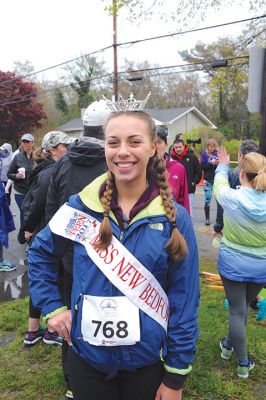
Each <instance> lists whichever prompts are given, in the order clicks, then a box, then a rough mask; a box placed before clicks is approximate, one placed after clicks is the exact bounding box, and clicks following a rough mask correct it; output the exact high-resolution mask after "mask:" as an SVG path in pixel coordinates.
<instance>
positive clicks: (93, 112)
mask: <svg viewBox="0 0 266 400" xmlns="http://www.w3.org/2000/svg"><path fill="white" fill-rule="evenodd" d="M109 115H110V110H109V109H108V108H107V107H106V102H105V101H104V100H99V101H94V102H93V103H92V104H91V105H89V107H88V108H87V109H86V111H85V114H84V117H83V129H84V131H83V137H81V138H80V139H78V140H76V141H75V142H74V143H73V144H72V145H71V146H69V148H68V151H67V154H65V155H64V156H63V157H62V158H61V160H60V161H59V162H58V163H56V165H55V168H54V170H53V173H52V177H51V181H50V185H49V189H48V194H47V200H46V208H45V212H46V220H47V222H48V221H50V219H51V218H52V217H53V215H54V214H55V213H56V211H57V210H58V209H59V208H60V207H61V206H62V205H63V204H64V203H65V202H66V201H68V199H69V197H70V196H71V195H73V194H76V193H78V192H80V191H81V190H82V189H83V188H84V187H85V186H87V185H88V184H89V183H90V182H92V181H93V180H94V179H95V178H97V177H98V176H100V175H101V174H103V173H104V172H106V171H107V165H106V161H105V155H104V140H103V125H104V124H105V121H106V120H107V117H108V116H109ZM72 258H73V247H71V248H70V249H69V251H68V253H67V254H66V255H65V257H64V258H63V260H62V261H63V266H64V277H63V282H64V283H63V285H64V286H63V298H64V302H65V305H66V306H67V307H68V308H70V297H71V288H72ZM67 356H68V344H67V342H65V341H63V346H62V366H63V372H64V377H65V381H66V384H67V393H66V396H67V398H73V395H72V390H71V384H70V381H69V377H68V368H67Z"/></svg>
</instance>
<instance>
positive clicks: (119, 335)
mask: <svg viewBox="0 0 266 400" xmlns="http://www.w3.org/2000/svg"><path fill="white" fill-rule="evenodd" d="M81 333H82V335H83V339H84V340H85V341H86V342H89V343H90V344H92V345H94V346H125V345H133V344H136V342H139V341H140V322H139V308H138V307H137V306H135V304H133V303H132V302H131V301H130V300H129V299H128V298H127V297H125V296H119V297H100V296H89V295H84V296H83V309H82V320H81Z"/></svg>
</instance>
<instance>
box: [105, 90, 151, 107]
mask: <svg viewBox="0 0 266 400" xmlns="http://www.w3.org/2000/svg"><path fill="white" fill-rule="evenodd" d="M150 96H151V92H149V93H148V95H147V96H146V98H145V99H144V100H136V99H135V98H134V95H133V93H130V96H129V98H128V99H127V100H124V99H123V97H122V96H121V95H119V96H118V100H117V101H111V100H108V99H107V98H106V97H105V96H103V99H104V100H105V101H106V105H107V107H108V108H110V110H111V111H113V112H124V111H140V110H143V109H144V107H145V105H146V103H147V101H148V100H149V98H150Z"/></svg>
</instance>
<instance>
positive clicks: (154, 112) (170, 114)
mask: <svg viewBox="0 0 266 400" xmlns="http://www.w3.org/2000/svg"><path fill="white" fill-rule="evenodd" d="M144 111H146V112H147V113H148V114H149V115H150V116H151V117H152V118H153V119H156V120H157V123H158V122H159V121H160V122H161V125H163V124H166V125H167V124H172V123H173V122H175V121H176V120H178V119H180V118H182V117H183V116H184V115H186V114H188V113H190V112H193V113H195V114H196V115H197V117H198V118H199V119H201V120H202V121H203V122H204V123H205V124H206V125H208V126H210V127H211V128H213V129H217V126H216V125H214V124H213V123H212V122H211V121H210V120H209V119H208V118H207V117H206V116H205V115H204V114H202V112H200V110H198V109H197V108H196V107H180V108H166V109H163V110H162V109H159V108H145V110H144Z"/></svg>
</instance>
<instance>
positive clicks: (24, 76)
mask: <svg viewBox="0 0 266 400" xmlns="http://www.w3.org/2000/svg"><path fill="white" fill-rule="evenodd" d="M112 47H113V46H107V47H103V48H102V49H100V50H96V51H93V52H91V53H87V54H83V55H82V56H79V57H76V58H72V59H71V60H68V61H64V62H62V63H59V64H55V65H52V66H51V67H47V68H44V69H41V70H40V71H36V72H31V73H30V74H27V75H23V76H17V77H16V78H13V79H10V80H8V81H2V82H0V86H2V85H6V84H7V83H11V82H14V81H16V80H18V79H24V78H27V77H29V76H32V75H37V74H40V73H41V72H45V71H48V70H49V69H54V68H57V67H61V65H65V64H69V63H71V62H73V61H76V60H79V59H80V58H83V57H88V56H91V55H93V54H97V53H102V52H104V51H106V50H109V49H111V48H112Z"/></svg>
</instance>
